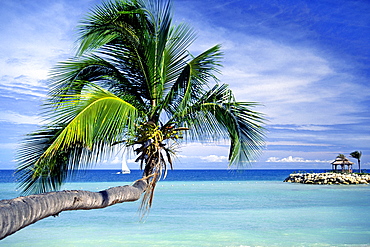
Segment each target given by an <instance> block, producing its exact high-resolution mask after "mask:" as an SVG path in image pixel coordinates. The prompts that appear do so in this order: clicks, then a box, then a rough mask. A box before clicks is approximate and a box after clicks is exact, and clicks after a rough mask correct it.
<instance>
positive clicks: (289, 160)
mask: <svg viewBox="0 0 370 247" xmlns="http://www.w3.org/2000/svg"><path fill="white" fill-rule="evenodd" d="M266 162H283V163H296V162H298V163H328V162H330V160H308V159H304V158H301V157H293V156H288V157H286V158H278V157H270V158H268V159H267V160H266Z"/></svg>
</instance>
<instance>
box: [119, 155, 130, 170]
mask: <svg viewBox="0 0 370 247" xmlns="http://www.w3.org/2000/svg"><path fill="white" fill-rule="evenodd" d="M121 173H122V174H129V173H131V171H130V169H129V168H128V166H127V163H126V157H125V158H124V159H122V168H121Z"/></svg>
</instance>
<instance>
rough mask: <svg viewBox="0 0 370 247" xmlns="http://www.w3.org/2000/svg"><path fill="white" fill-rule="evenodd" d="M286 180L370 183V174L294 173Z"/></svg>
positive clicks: (310, 182)
mask: <svg viewBox="0 0 370 247" xmlns="http://www.w3.org/2000/svg"><path fill="white" fill-rule="evenodd" d="M284 182H288V183H302V184H370V174H355V173H331V172H327V173H292V174H290V175H289V177H287V178H286V179H285V180H284Z"/></svg>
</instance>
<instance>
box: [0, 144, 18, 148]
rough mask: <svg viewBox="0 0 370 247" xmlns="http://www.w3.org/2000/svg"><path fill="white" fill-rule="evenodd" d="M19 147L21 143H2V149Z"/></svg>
mask: <svg viewBox="0 0 370 247" xmlns="http://www.w3.org/2000/svg"><path fill="white" fill-rule="evenodd" d="M18 147H19V143H0V149H11V150H15V149H17V148H18Z"/></svg>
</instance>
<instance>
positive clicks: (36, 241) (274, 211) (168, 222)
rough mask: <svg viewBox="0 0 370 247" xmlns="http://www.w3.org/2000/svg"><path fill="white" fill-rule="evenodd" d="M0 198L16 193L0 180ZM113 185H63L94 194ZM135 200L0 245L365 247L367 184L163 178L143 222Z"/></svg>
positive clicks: (42, 225) (69, 217) (35, 228)
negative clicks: (171, 179)
mask: <svg viewBox="0 0 370 247" xmlns="http://www.w3.org/2000/svg"><path fill="white" fill-rule="evenodd" d="M1 185H2V187H1V189H0V198H12V197H14V196H16V195H17V192H16V191H15V190H14V184H12V183H2V184H1ZM116 185H117V183H115V182H98V183H69V184H67V185H66V186H65V189H86V190H93V191H98V190H102V189H106V188H108V187H112V186H116ZM138 206H139V202H130V203H123V204H119V205H115V206H111V207H108V208H105V209H99V210H89V211H74V212H63V213H61V214H60V216H59V217H56V218H54V217H50V218H47V219H44V220H41V221H40V222H37V223H35V224H33V225H32V226H29V227H26V228H25V229H22V230H20V231H19V232H17V233H15V234H13V235H11V236H9V237H7V238H6V239H4V240H2V241H0V246H144V245H146V246H370V214H369V209H370V207H369V206H370V186H369V185H356V186H341V185H339V186H338V185H302V184H290V183H283V182H281V181H162V182H160V184H159V185H158V188H157V190H156V195H155V200H154V205H153V208H152V210H151V212H150V214H149V216H148V217H147V218H146V219H145V222H140V221H139V216H138V214H137V209H138Z"/></svg>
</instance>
